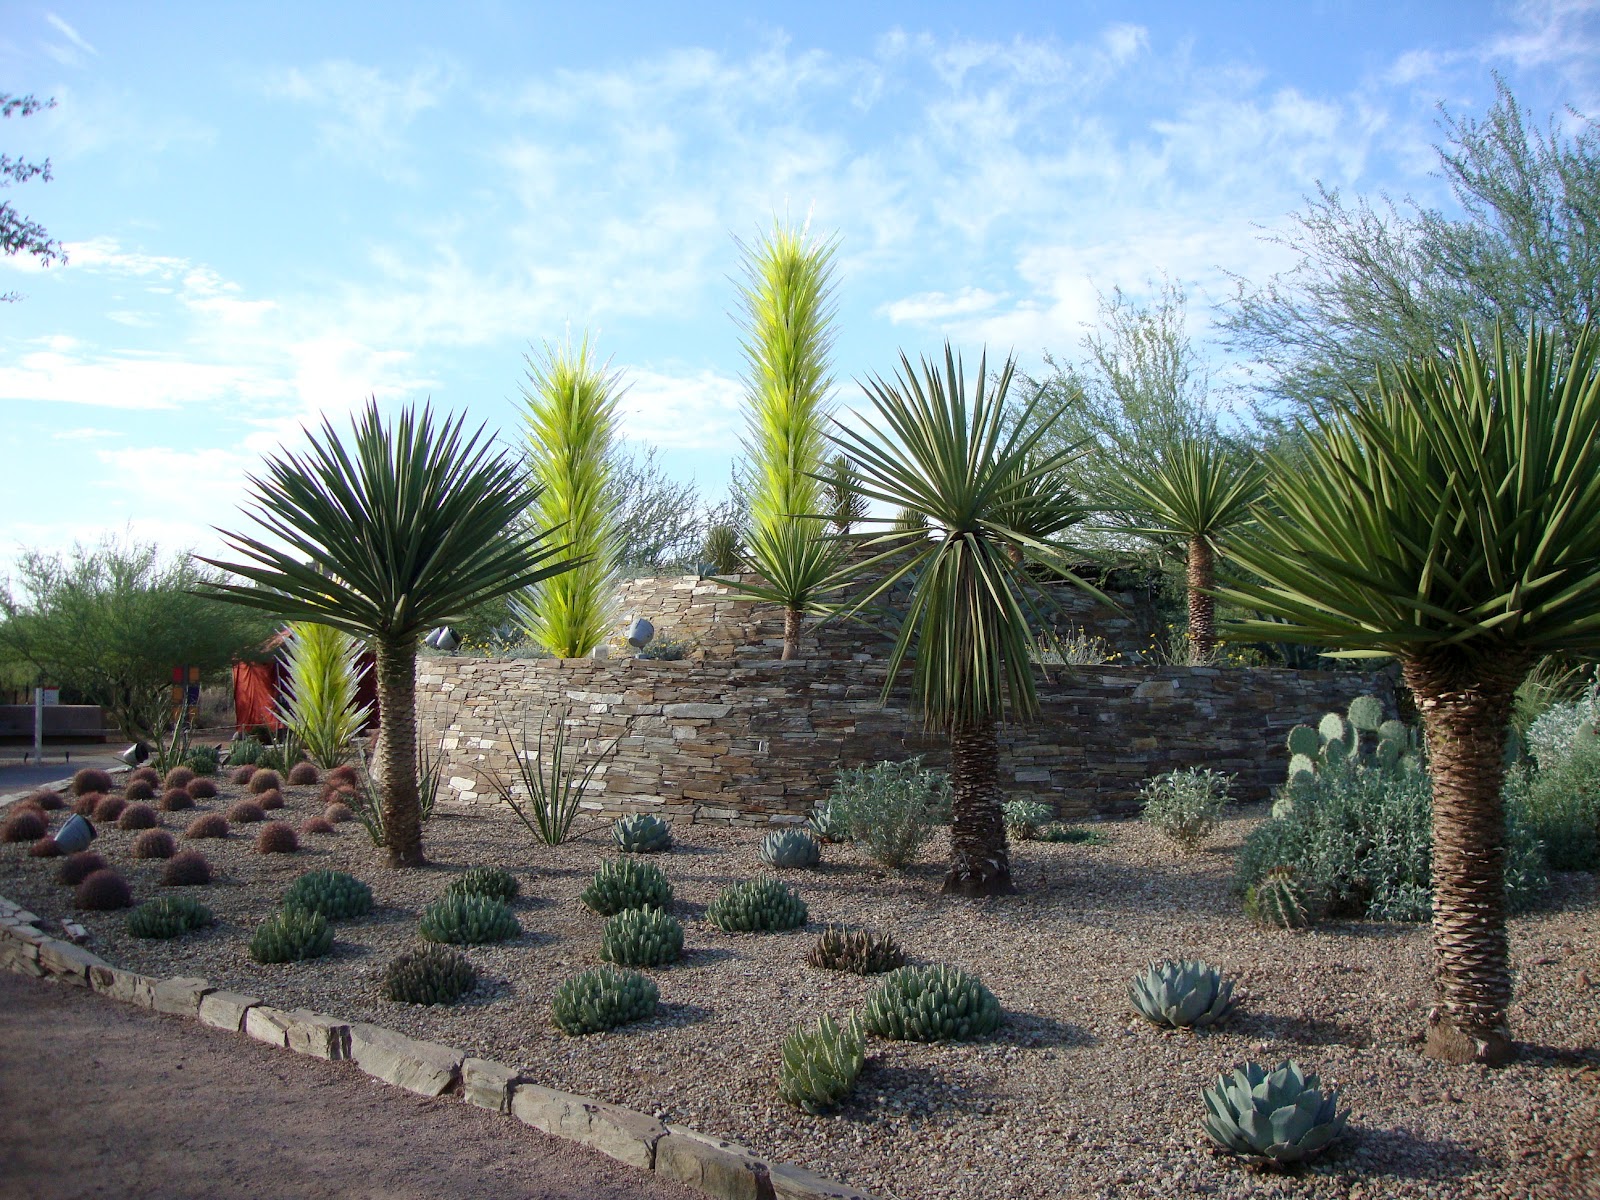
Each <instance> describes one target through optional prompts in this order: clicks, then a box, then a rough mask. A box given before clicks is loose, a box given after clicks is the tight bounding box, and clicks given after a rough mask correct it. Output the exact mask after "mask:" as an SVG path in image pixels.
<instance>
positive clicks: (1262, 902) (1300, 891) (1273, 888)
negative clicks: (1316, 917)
mask: <svg viewBox="0 0 1600 1200" xmlns="http://www.w3.org/2000/svg"><path fill="white" fill-rule="evenodd" d="M1244 911H1245V915H1246V916H1248V917H1249V918H1250V919H1251V920H1252V921H1255V922H1256V923H1257V924H1258V925H1266V926H1269V927H1271V928H1274V929H1304V928H1305V927H1306V926H1307V925H1309V924H1311V914H1312V907H1311V900H1310V898H1309V897H1308V896H1307V895H1306V890H1305V888H1304V887H1303V886H1301V883H1300V881H1299V880H1298V879H1296V878H1295V874H1294V869H1293V868H1291V867H1274V868H1273V869H1272V870H1270V871H1268V872H1267V874H1266V877H1265V878H1263V879H1262V880H1261V882H1260V883H1258V884H1256V885H1255V886H1253V887H1251V888H1248V889H1246V891H1245V894H1244Z"/></svg>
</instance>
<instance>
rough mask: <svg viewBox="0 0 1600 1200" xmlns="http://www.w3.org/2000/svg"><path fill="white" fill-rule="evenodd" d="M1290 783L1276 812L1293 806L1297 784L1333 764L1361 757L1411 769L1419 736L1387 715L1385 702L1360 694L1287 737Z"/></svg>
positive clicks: (1384, 765) (1387, 767) (1277, 814)
mask: <svg viewBox="0 0 1600 1200" xmlns="http://www.w3.org/2000/svg"><path fill="white" fill-rule="evenodd" d="M1286 745H1287V746H1288V749H1289V771H1288V782H1289V786H1288V787H1287V788H1285V789H1283V790H1282V791H1280V792H1279V794H1278V798H1277V800H1276V801H1275V802H1274V804H1273V807H1272V815H1273V816H1275V817H1282V816H1284V815H1285V814H1286V813H1287V812H1289V811H1290V810H1292V809H1293V807H1294V804H1295V801H1296V799H1297V798H1298V797H1297V796H1296V785H1297V784H1298V783H1300V782H1304V781H1305V780H1306V779H1309V778H1310V777H1313V776H1315V775H1317V774H1318V773H1319V772H1321V771H1323V770H1325V769H1327V768H1328V767H1331V766H1335V765H1337V764H1339V763H1343V762H1352V761H1353V762H1358V763H1361V764H1362V765H1364V766H1372V767H1377V768H1379V769H1381V770H1410V769H1412V768H1415V767H1416V766H1418V765H1419V763H1420V759H1419V756H1418V752H1417V735H1416V732H1415V731H1414V730H1412V729H1410V728H1409V727H1408V726H1406V724H1405V723H1404V722H1401V721H1395V720H1387V721H1386V720H1384V717H1383V701H1381V700H1379V699H1378V698H1377V697H1376V696H1357V697H1356V698H1355V699H1354V700H1352V701H1350V705H1349V707H1348V708H1347V709H1346V710H1345V712H1344V714H1343V715H1341V714H1339V713H1336V712H1331V713H1328V714H1326V715H1325V716H1324V717H1323V718H1322V720H1321V721H1319V722H1317V724H1316V725H1296V726H1295V727H1294V728H1293V729H1291V730H1289V736H1288V738H1287V739H1286Z"/></svg>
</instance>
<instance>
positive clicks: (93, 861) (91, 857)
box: [56, 850, 106, 887]
mask: <svg viewBox="0 0 1600 1200" xmlns="http://www.w3.org/2000/svg"><path fill="white" fill-rule="evenodd" d="M105 866H106V860H105V859H103V858H101V857H100V856H99V855H98V854H96V853H95V852H94V851H93V850H79V851H78V852H77V853H76V854H69V855H67V857H66V858H65V859H64V860H63V861H62V863H61V866H60V867H59V868H58V869H57V870H56V878H57V879H58V880H60V881H61V882H62V883H64V884H66V885H67V886H68V887H77V886H78V885H79V884H80V883H82V882H83V881H84V880H85V879H87V878H88V877H89V876H90V875H92V874H94V872H96V871H102V870H104V869H105Z"/></svg>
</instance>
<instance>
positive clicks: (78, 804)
mask: <svg viewBox="0 0 1600 1200" xmlns="http://www.w3.org/2000/svg"><path fill="white" fill-rule="evenodd" d="M105 798H106V795H105V793H104V792H85V793H84V794H83V795H81V796H79V797H78V798H77V799H76V800H74V801H73V802H72V811H73V812H75V813H77V814H78V815H79V816H80V817H92V816H94V810H95V809H97V808H99V807H100V802H101V801H102V800H104V799H105Z"/></svg>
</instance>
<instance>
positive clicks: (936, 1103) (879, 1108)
mask: <svg viewBox="0 0 1600 1200" xmlns="http://www.w3.org/2000/svg"><path fill="white" fill-rule="evenodd" d="M1003 1099H1004V1097H1002V1096H1000V1095H999V1094H997V1093H995V1092H992V1091H989V1090H987V1089H982V1088H973V1087H966V1086H963V1085H962V1084H960V1083H956V1082H953V1081H952V1080H949V1079H946V1078H945V1077H943V1076H941V1075H938V1074H936V1073H935V1072H934V1071H933V1070H932V1069H930V1068H928V1067H924V1066H920V1065H916V1064H910V1063H904V1064H893V1065H891V1064H888V1063H885V1062H883V1061H882V1060H881V1059H880V1058H874V1057H872V1056H871V1055H869V1056H868V1057H867V1063H866V1066H865V1068H864V1069H863V1070H862V1072H861V1085H860V1087H858V1088H857V1090H856V1094H855V1096H854V1097H852V1098H851V1099H850V1100H849V1101H847V1102H846V1103H844V1104H842V1105H840V1107H839V1108H838V1110H837V1112H838V1115H839V1116H841V1117H843V1118H845V1119H846V1120H849V1121H857V1122H860V1123H862V1124H875V1123H876V1122H878V1121H880V1120H881V1119H882V1118H883V1116H884V1115H885V1114H886V1113H893V1114H896V1115H900V1116H905V1117H910V1118H912V1119H916V1118H918V1117H923V1118H927V1117H935V1116H937V1117H938V1118H939V1119H940V1120H943V1119H945V1118H947V1117H948V1116H949V1115H950V1114H952V1113H969V1114H973V1115H983V1114H986V1113H992V1112H993V1111H994V1110H995V1108H996V1106H997V1105H998V1104H999V1103H1001V1102H1003Z"/></svg>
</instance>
